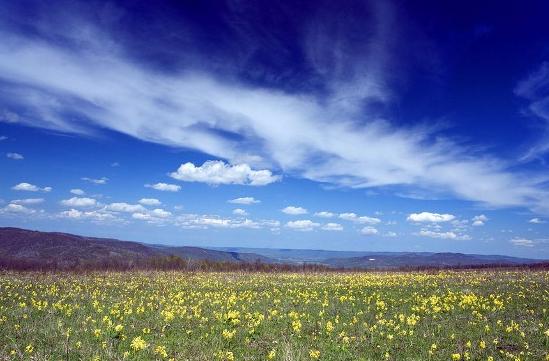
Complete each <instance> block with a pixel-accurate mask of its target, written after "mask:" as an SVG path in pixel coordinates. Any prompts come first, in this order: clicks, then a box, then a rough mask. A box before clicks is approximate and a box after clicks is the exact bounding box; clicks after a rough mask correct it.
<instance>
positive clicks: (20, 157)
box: [6, 153, 25, 160]
mask: <svg viewBox="0 0 549 361" xmlns="http://www.w3.org/2000/svg"><path fill="white" fill-rule="evenodd" d="M6 157H8V158H10V159H13V160H23V159H25V157H23V155H21V154H19V153H6Z"/></svg>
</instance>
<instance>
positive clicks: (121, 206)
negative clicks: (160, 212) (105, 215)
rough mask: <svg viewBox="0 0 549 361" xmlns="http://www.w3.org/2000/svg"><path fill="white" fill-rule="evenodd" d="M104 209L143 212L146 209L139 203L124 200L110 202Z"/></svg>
mask: <svg viewBox="0 0 549 361" xmlns="http://www.w3.org/2000/svg"><path fill="white" fill-rule="evenodd" d="M105 209H107V210H109V211H113V212H124V213H145V212H147V209H146V208H145V207H143V206H142V205H141V204H129V203H125V202H117V203H111V204H109V205H107V206H106V207H105Z"/></svg>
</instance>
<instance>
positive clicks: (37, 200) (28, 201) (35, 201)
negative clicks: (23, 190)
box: [10, 198, 44, 205]
mask: <svg viewBox="0 0 549 361" xmlns="http://www.w3.org/2000/svg"><path fill="white" fill-rule="evenodd" d="M43 202H44V198H27V199H14V200H13V201H11V202H10V203H13V204H23V205H33V204H40V203H43Z"/></svg>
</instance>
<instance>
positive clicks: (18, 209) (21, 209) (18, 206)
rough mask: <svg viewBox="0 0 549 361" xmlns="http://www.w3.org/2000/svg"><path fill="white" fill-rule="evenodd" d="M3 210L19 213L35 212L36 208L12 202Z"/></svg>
mask: <svg viewBox="0 0 549 361" xmlns="http://www.w3.org/2000/svg"><path fill="white" fill-rule="evenodd" d="M2 211H3V212H5V213H18V214H31V213H34V212H35V210H34V209H30V208H27V207H25V206H23V205H21V204H15V203H10V204H8V205H7V206H5V207H4V208H2Z"/></svg>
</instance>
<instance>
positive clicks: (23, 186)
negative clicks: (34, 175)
mask: <svg viewBox="0 0 549 361" xmlns="http://www.w3.org/2000/svg"><path fill="white" fill-rule="evenodd" d="M11 189H13V190H14V191H26V192H40V191H42V192H51V190H52V187H43V188H40V187H38V186H36V185H34V184H30V183H26V182H23V183H19V184H16V185H14V186H13V187H11Z"/></svg>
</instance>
